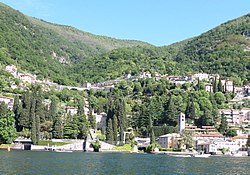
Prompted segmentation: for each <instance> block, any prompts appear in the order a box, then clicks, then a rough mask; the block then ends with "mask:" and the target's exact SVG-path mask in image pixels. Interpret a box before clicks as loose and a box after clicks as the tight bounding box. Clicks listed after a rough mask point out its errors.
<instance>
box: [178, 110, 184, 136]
mask: <svg viewBox="0 0 250 175" xmlns="http://www.w3.org/2000/svg"><path fill="white" fill-rule="evenodd" d="M185 122H186V121H185V114H184V113H182V112H181V113H180V114H179V116H178V132H179V133H182V131H183V130H184V129H185Z"/></svg>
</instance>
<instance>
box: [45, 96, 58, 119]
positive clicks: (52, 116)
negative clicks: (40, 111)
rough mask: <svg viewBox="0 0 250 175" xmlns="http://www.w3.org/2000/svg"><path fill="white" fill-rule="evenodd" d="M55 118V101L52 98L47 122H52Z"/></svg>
mask: <svg viewBox="0 0 250 175" xmlns="http://www.w3.org/2000/svg"><path fill="white" fill-rule="evenodd" d="M56 118H57V101H56V99H55V98H53V99H52V100H51V103H50V108H49V116H48V118H47V120H49V121H52V122H53V121H54V120H55V119H56Z"/></svg>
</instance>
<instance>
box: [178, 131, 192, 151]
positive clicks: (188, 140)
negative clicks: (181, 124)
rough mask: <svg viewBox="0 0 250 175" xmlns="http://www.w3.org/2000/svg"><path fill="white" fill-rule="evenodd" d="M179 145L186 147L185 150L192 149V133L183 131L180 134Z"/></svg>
mask: <svg viewBox="0 0 250 175" xmlns="http://www.w3.org/2000/svg"><path fill="white" fill-rule="evenodd" d="M181 138H182V140H181V143H182V144H183V145H185V146H186V148H187V149H188V148H193V147H194V143H195V141H194V139H193V137H192V133H190V132H188V131H184V132H182V133H181Z"/></svg>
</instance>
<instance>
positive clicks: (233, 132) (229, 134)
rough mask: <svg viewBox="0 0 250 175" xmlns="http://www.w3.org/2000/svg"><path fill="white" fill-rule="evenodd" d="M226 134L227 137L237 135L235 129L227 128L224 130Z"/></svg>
mask: <svg viewBox="0 0 250 175" xmlns="http://www.w3.org/2000/svg"><path fill="white" fill-rule="evenodd" d="M226 136H228V137H234V136H237V131H236V130H231V129H230V130H228V131H227V132H226Z"/></svg>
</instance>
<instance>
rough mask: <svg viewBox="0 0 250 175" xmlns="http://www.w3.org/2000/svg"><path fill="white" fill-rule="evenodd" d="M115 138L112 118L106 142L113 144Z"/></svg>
mask: <svg viewBox="0 0 250 175" xmlns="http://www.w3.org/2000/svg"><path fill="white" fill-rule="evenodd" d="M113 136H114V133H113V126H112V119H111V118H110V119H109V121H108V125H107V131H106V140H107V141H109V142H111V143H112V142H113V141H114V137H113Z"/></svg>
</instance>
